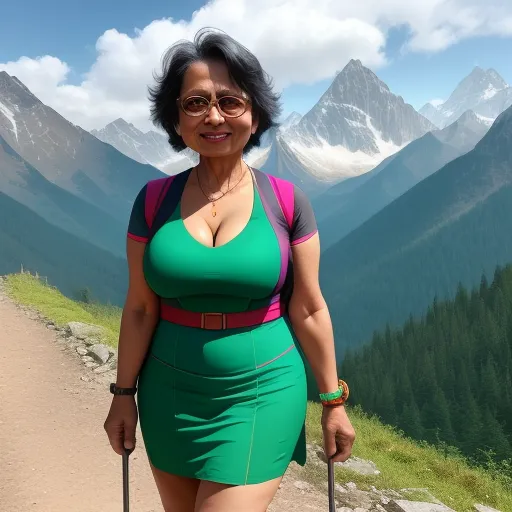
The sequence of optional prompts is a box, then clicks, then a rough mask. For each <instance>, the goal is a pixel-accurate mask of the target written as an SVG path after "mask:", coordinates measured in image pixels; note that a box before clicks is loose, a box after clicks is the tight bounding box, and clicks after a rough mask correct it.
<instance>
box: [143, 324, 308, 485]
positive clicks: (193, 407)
mask: <svg viewBox="0 0 512 512" xmlns="http://www.w3.org/2000/svg"><path fill="white" fill-rule="evenodd" d="M137 400H138V409H139V421H140V427H141V432H142V435H143V439H144V444H145V446H146V450H147V454H148V457H149V460H150V462H151V463H152V464H153V465H154V466H155V467H156V468H158V469H160V470H163V471H165V472H169V473H172V474H175V475H181V476H186V477H191V478H197V479H201V480H209V481H213V482H219V483H225V484H233V485H244V484H256V483H261V482H265V481H268V480H271V479H274V478H277V477H280V476H282V475H283V474H284V472H285V471H286V468H287V466H288V464H289V463H290V461H291V460H295V461H296V462H298V463H299V464H301V465H303V464H304V463H305V460H306V449H305V428H304V425H305V417H306V407H307V392H306V374H305V368H304V360H303V354H302V353H301V351H300V347H299V345H298V341H297V339H296V337H295V336H294V333H293V330H292V327H291V325H290V323H289V320H288V318H287V317H282V318H279V319H277V320H274V321H271V322H268V323H265V324H262V325H258V326H255V327H246V328H240V329H229V330H224V331H212V330H204V329H196V328H191V327H185V326H180V325H176V324H172V323H169V322H166V321H161V322H160V323H159V325H158V327H157V330H156V332H155V336H154V338H153V341H152V344H151V347H150V350H149V352H148V357H147V358H146V360H145V362H144V364H143V367H142V369H141V373H140V376H139V383H138V394H137Z"/></svg>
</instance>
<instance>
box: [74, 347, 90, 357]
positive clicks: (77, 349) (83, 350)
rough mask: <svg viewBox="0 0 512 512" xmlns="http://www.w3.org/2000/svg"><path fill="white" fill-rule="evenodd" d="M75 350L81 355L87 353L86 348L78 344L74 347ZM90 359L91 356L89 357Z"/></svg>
mask: <svg viewBox="0 0 512 512" xmlns="http://www.w3.org/2000/svg"><path fill="white" fill-rule="evenodd" d="M76 351H77V352H78V353H79V354H80V355H81V356H85V355H87V349H86V348H85V347H82V346H78V347H76ZM91 359H92V358H91Z"/></svg>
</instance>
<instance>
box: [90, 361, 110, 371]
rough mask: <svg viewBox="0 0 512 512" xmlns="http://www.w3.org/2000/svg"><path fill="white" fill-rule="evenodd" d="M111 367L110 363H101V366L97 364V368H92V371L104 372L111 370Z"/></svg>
mask: <svg viewBox="0 0 512 512" xmlns="http://www.w3.org/2000/svg"><path fill="white" fill-rule="evenodd" d="M112 369H113V367H112V365H111V364H110V363H107V364H103V365H101V366H98V367H97V368H94V370H93V372H94V373H105V372H108V371H110V370H112Z"/></svg>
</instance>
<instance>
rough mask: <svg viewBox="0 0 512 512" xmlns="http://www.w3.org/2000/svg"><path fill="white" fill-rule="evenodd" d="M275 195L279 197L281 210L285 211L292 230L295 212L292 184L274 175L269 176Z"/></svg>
mask: <svg viewBox="0 0 512 512" xmlns="http://www.w3.org/2000/svg"><path fill="white" fill-rule="evenodd" d="M268 177H269V179H270V183H271V185H272V188H273V189H274V194H275V195H276V197H277V200H278V202H279V205H280V206H281V210H282V211H283V214H284V217H285V219H286V222H287V223H288V227H289V228H290V229H291V228H292V225H293V216H294V212H295V194H294V185H293V183H292V182H290V181H287V180H283V179H282V178H277V177H276V176H273V175H272V174H269V175H268Z"/></svg>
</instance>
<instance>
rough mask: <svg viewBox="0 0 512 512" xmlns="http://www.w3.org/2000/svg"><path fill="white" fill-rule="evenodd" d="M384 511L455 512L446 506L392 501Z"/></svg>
mask: <svg viewBox="0 0 512 512" xmlns="http://www.w3.org/2000/svg"><path fill="white" fill-rule="evenodd" d="M385 509H386V510H387V511H388V512H455V510H453V509H452V508H449V507H447V506H446V505H442V504H441V505H439V504H438V503H427V502H425V501H407V500H393V501H391V502H390V503H389V504H388V505H387V506H386V507H385Z"/></svg>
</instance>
